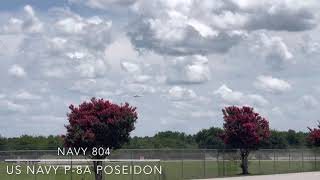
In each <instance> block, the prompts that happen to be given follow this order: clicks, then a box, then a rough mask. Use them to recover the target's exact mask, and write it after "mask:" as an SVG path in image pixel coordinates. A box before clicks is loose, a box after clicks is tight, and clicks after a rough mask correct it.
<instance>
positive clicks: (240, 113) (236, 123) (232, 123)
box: [221, 106, 270, 174]
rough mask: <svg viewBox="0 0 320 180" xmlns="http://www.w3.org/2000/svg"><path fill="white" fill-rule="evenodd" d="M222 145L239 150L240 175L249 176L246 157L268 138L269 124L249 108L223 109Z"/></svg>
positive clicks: (234, 107)
mask: <svg viewBox="0 0 320 180" xmlns="http://www.w3.org/2000/svg"><path fill="white" fill-rule="evenodd" d="M222 112H223V119H224V124H223V129H224V132H223V134H222V136H221V138H222V139H223V141H224V143H225V144H226V145H228V146H229V147H232V148H237V149H240V155H241V169H242V174H249V171H248V156H249V153H250V151H251V150H256V149H258V148H259V147H260V145H261V144H262V143H264V142H265V141H266V140H267V139H268V137H269V136H270V130H269V122H268V121H267V119H265V118H263V117H261V116H260V115H259V113H256V112H254V110H253V108H251V107H246V106H243V107H236V106H230V107H225V108H224V109H223V110H222Z"/></svg>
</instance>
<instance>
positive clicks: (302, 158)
mask: <svg viewBox="0 0 320 180" xmlns="http://www.w3.org/2000/svg"><path fill="white" fill-rule="evenodd" d="M301 163H302V171H304V154H303V150H302V152H301Z"/></svg>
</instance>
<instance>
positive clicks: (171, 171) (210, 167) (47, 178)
mask: <svg viewBox="0 0 320 180" xmlns="http://www.w3.org/2000/svg"><path fill="white" fill-rule="evenodd" d="M135 164H136V163H135ZM140 164H142V163H140ZM148 164H150V165H156V164H157V165H158V164H159V162H148ZM160 164H161V166H162V175H112V176H111V175H109V176H107V177H105V179H106V180H179V179H192V178H211V177H225V176H237V175H239V174H240V173H241V169H240V165H239V164H240V162H239V161H205V162H204V161H188V160H184V161H161V162H160ZM128 165H130V163H129V164H128ZM0 168H1V169H0V179H1V180H71V176H72V180H94V176H93V175H76V174H71V173H70V174H67V175H65V174H64V173H63V171H62V170H60V171H59V172H58V174H56V175H54V174H52V175H26V174H23V175H6V164H0ZM319 170H320V161H317V162H315V161H304V162H301V161H290V162H289V161H272V160H271V161H260V162H259V161H250V162H249V171H250V173H251V174H252V175H260V174H278V173H293V172H304V171H319Z"/></svg>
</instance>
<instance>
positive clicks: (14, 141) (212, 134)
mask: <svg viewBox="0 0 320 180" xmlns="http://www.w3.org/2000/svg"><path fill="white" fill-rule="evenodd" d="M222 132H223V130H222V128H218V127H211V128H209V129H203V130H201V131H199V132H198V133H196V134H186V133H183V132H173V131H164V132H158V133H157V134H155V135H154V136H145V137H137V136H135V137H130V138H129V142H127V143H126V144H124V146H123V147H122V148H126V149H198V148H199V149H223V148H230V147H227V146H226V145H225V144H224V143H223V141H222V140H221V138H220V135H221V134H222ZM308 135H309V133H308V132H301V131H299V132H297V131H294V130H288V131H277V130H271V136H270V138H269V139H268V141H267V142H265V143H264V144H263V145H262V147H261V148H264V149H287V148H306V147H308V146H309V144H308V141H307V140H306V139H307V137H308ZM62 146H63V139H62V138H61V136H53V135H50V136H29V135H23V136H20V137H11V138H6V137H0V150H40V149H41V150H55V149H56V148H57V147H62Z"/></svg>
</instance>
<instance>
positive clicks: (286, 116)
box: [0, 0, 320, 136]
mask: <svg viewBox="0 0 320 180" xmlns="http://www.w3.org/2000/svg"><path fill="white" fill-rule="evenodd" d="M319 8H320V2H319V1H317V0H308V1H301V0H281V1H279V0H56V1H52V0H41V1H36V0H31V1H28V2H27V1H24V0H10V1H5V2H4V1H1V2H0V59H1V60H0V80H1V86H0V87H1V88H0V134H2V135H4V136H18V135H21V134H31V135H48V134H62V133H64V124H66V123H67V120H66V113H67V112H68V106H69V105H70V104H79V103H80V102H82V101H84V100H89V99H90V98H91V97H99V98H104V99H109V100H111V101H113V102H116V103H121V102H129V103H130V104H132V105H134V106H137V107H138V112H139V120H138V123H137V124H136V130H135V131H134V133H133V135H138V136H145V135H153V134H154V133H156V132H158V131H161V130H174V131H184V132H187V133H195V132H197V131H198V130H200V129H202V128H208V127H211V126H217V127H221V126H222V113H221V109H222V108H223V107H224V106H227V105H251V106H253V107H255V109H256V111H258V112H260V113H261V114H262V115H263V116H265V117H267V118H268V119H269V121H270V124H271V127H272V128H273V129H278V130H287V129H289V128H290V129H295V130H302V131H306V130H307V126H315V125H316V122H317V120H319V115H318V114H319V112H320V106H319V105H320V84H319V81H320V79H319V77H320V33H319V32H320V28H319V26H318V24H319V22H320V19H319V18H320V17H319V15H320V14H319ZM137 95H138V96H139V97H134V96H137Z"/></svg>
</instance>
